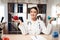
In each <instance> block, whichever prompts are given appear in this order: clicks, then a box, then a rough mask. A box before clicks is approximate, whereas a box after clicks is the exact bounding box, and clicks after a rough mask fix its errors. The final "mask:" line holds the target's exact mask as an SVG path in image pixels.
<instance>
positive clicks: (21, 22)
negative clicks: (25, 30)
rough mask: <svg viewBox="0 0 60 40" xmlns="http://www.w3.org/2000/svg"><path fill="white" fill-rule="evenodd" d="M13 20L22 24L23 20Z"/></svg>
mask: <svg viewBox="0 0 60 40" xmlns="http://www.w3.org/2000/svg"><path fill="white" fill-rule="evenodd" d="M12 21H14V22H17V23H20V25H22V21H21V20H14V19H12Z"/></svg>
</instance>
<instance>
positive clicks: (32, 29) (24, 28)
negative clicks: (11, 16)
mask: <svg viewBox="0 0 60 40" xmlns="http://www.w3.org/2000/svg"><path fill="white" fill-rule="evenodd" d="M18 27H19V29H20V30H21V32H22V34H31V35H35V34H40V33H41V32H43V33H44V34H50V32H51V29H52V25H51V24H49V23H48V25H47V27H46V26H45V24H44V22H43V21H41V20H36V21H34V22H33V21H32V20H26V21H25V22H24V23H23V25H19V26H18Z"/></svg>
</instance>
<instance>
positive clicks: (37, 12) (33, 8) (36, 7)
mask: <svg viewBox="0 0 60 40" xmlns="http://www.w3.org/2000/svg"><path fill="white" fill-rule="evenodd" d="M31 9H35V10H36V11H37V13H39V9H38V8H37V7H32V8H31ZM31 9H30V10H31Z"/></svg>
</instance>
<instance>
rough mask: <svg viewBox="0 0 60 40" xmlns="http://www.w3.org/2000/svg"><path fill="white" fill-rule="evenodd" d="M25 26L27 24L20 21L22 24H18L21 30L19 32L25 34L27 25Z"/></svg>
mask: <svg viewBox="0 0 60 40" xmlns="http://www.w3.org/2000/svg"><path fill="white" fill-rule="evenodd" d="M26 26H27V25H26V23H22V25H19V26H18V27H19V29H20V30H21V32H22V34H23V35H25V34H27V33H28V32H27V27H26Z"/></svg>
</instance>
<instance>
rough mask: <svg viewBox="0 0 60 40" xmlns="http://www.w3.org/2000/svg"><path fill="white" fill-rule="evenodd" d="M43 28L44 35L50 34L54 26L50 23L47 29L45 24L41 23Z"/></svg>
mask: <svg viewBox="0 0 60 40" xmlns="http://www.w3.org/2000/svg"><path fill="white" fill-rule="evenodd" d="M41 28H42V32H43V33H44V34H50V32H51V30H52V25H51V24H50V23H48V25H47V27H46V26H45V24H44V22H43V21H42V22H41Z"/></svg>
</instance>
